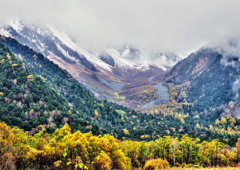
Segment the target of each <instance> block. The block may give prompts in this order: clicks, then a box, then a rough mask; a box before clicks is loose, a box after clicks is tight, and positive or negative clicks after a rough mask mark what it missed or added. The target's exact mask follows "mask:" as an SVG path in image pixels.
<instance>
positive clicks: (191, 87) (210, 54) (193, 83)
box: [165, 46, 240, 117]
mask: <svg viewBox="0 0 240 170" xmlns="http://www.w3.org/2000/svg"><path fill="white" fill-rule="evenodd" d="M231 47H232V50H233V49H235V50H234V51H238V49H237V47H234V46H231ZM239 58H240V55H239V54H238V53H236V52H234V53H233V52H231V51H229V50H228V49H224V48H217V47H214V48H213V47H212V48H210V47H204V48H202V49H200V50H198V51H197V52H195V53H192V54H191V55H190V56H189V57H187V58H185V59H184V60H182V61H180V62H179V63H177V64H176V65H175V66H174V67H173V68H172V69H171V71H170V72H168V73H167V74H166V79H165V81H167V82H168V83H173V84H174V85H175V86H176V87H177V88H178V90H179V93H178V98H177V99H178V102H182V101H183V100H186V101H188V102H189V103H194V104H195V108H196V110H197V111H204V110H205V109H210V108H211V109H213V108H216V107H218V108H220V109H222V112H223V113H224V114H227V113H226V112H225V111H226V110H227V109H229V111H228V116H234V117H239V116H240V115H239V113H238V111H236V110H238V109H239V94H240V86H239V85H240V84H239V83H240V69H239V68H240V60H239ZM183 94H184V95H183ZM229 105H232V106H231V108H230V106H229Z"/></svg>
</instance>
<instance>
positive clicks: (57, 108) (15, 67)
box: [0, 44, 87, 130]
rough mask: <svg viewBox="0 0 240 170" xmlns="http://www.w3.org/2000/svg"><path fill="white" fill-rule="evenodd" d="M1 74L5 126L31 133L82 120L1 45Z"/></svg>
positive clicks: (0, 115) (0, 111)
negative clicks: (77, 118)
mask: <svg viewBox="0 0 240 170" xmlns="http://www.w3.org/2000/svg"><path fill="white" fill-rule="evenodd" d="M0 72H1V74H0V105H1V107H0V120H1V121H4V122H6V123H7V124H8V125H15V126H19V127H21V128H23V129H25V130H31V129H32V128H36V127H37V126H38V125H45V126H46V127H48V128H53V127H54V128H55V127H56V126H57V127H59V126H60V125H61V124H63V122H64V121H66V122H70V121H73V120H74V117H73V115H78V117H79V118H80V117H82V115H81V114H79V113H77V111H76V110H75V109H74V108H73V107H70V106H69V104H68V103H67V102H66V100H65V99H64V98H63V97H62V96H61V95H60V94H58V93H56V91H54V90H53V89H52V88H51V87H50V86H49V85H48V84H47V83H45V81H44V78H43V77H41V76H36V75H35V74H33V73H32V72H31V71H28V69H27V67H26V66H25V65H24V64H22V62H20V61H18V60H17V58H16V57H15V56H13V55H12V53H11V52H10V51H9V49H8V48H7V47H6V46H4V45H2V44H0ZM61 121H62V123H61V124H60V123H59V122H61ZM81 123H82V124H84V123H85V122H81ZM85 124H87V123H85Z"/></svg>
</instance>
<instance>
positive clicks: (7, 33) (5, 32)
mask: <svg viewBox="0 0 240 170" xmlns="http://www.w3.org/2000/svg"><path fill="white" fill-rule="evenodd" d="M0 35H4V36H6V37H12V35H11V34H10V32H9V31H7V30H6V29H4V28H1V29H0Z"/></svg>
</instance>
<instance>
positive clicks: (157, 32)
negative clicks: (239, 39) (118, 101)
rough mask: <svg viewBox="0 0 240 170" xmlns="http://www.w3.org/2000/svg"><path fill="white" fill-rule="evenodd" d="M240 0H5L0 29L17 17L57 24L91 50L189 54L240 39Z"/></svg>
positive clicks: (2, 3)
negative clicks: (113, 48) (134, 49)
mask: <svg viewBox="0 0 240 170" xmlns="http://www.w3.org/2000/svg"><path fill="white" fill-rule="evenodd" d="M239 6H240V1H238V0H232V1H231V2H229V1H227V0H212V1H207V0H197V1H192V0H182V1H173V0H151V1H144V0H143V1H142V0H140V1H139V0H131V1H129V0H116V1H112V0H102V1H93V0H87V1H85V0H71V1H65V0H51V1H47V0H42V1H33V0H21V1H13V0H2V2H1V16H0V24H1V25H3V24H6V23H7V22H8V21H9V20H10V19H11V18H19V19H24V20H29V21H31V22H34V23H38V24H43V23H44V24H46V23H47V24H49V23H50V24H54V25H55V26H58V27H60V29H66V32H68V33H70V35H71V36H73V37H74V38H76V39H78V40H79V41H80V42H81V43H83V45H84V46H86V47H87V48H89V49H101V48H105V47H106V46H109V45H122V44H125V43H128V44H133V45H134V46H137V47H144V48H147V49H150V50H151V49H159V50H163V51H172V52H187V51H190V50H192V49H196V48H199V47H201V46H202V45H204V44H206V43H208V42H211V41H216V40H217V39H220V38H221V37H229V36H231V37H232V36H237V35H240V31H239V30H240V22H238V19H239V18H240V10H239V9H238V7H239Z"/></svg>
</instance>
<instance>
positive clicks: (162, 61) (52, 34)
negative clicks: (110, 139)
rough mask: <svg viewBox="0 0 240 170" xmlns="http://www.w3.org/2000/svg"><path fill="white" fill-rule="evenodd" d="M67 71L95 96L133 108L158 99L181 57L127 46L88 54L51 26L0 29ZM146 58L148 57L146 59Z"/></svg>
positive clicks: (21, 25) (22, 25)
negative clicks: (160, 80) (159, 83)
mask: <svg viewBox="0 0 240 170" xmlns="http://www.w3.org/2000/svg"><path fill="white" fill-rule="evenodd" d="M0 33H1V34H2V35H5V36H7V37H12V38H14V39H16V40H17V41H19V42H20V43H21V44H24V45H27V46H29V47H30V48H32V49H33V50H35V51H36V52H39V53H41V54H43V55H44V56H46V57H47V58H48V59H49V60H51V61H53V62H54V63H55V64H57V65H59V66H60V67H61V68H63V69H65V70H67V71H68V72H69V73H70V74H71V75H72V76H73V77H74V78H76V79H77V80H78V81H79V82H81V83H83V84H84V85H86V86H87V87H88V88H89V89H90V90H91V91H92V92H94V93H95V95H96V96H98V97H102V96H104V97H107V98H109V99H110V100H112V101H115V102H118V103H121V104H123V105H125V106H128V107H132V108H134V109H140V110H141V108H142V106H143V105H144V104H146V103H148V102H151V101H154V99H155V98H157V96H158V93H157V88H156V82H154V81H149V77H152V79H151V80H153V77H157V76H158V77H159V76H162V75H163V74H164V73H165V72H166V71H167V70H169V69H170V68H171V67H172V66H173V65H174V64H176V63H177V62H178V61H179V60H181V57H179V56H178V55H177V54H174V53H169V52H167V53H163V52H160V51H158V50H154V51H152V52H147V51H146V50H144V48H139V49H138V48H135V47H133V46H131V45H129V44H125V45H123V46H122V47H118V48H113V47H109V48H108V49H105V50H104V51H102V52H98V53H91V52H89V51H87V50H86V49H84V48H82V47H81V43H80V42H77V41H76V40H74V39H72V38H70V37H69V36H68V35H67V34H66V33H64V32H61V31H58V30H57V29H56V28H54V27H53V26H47V27H40V26H36V25H33V24H30V23H27V22H22V21H18V20H14V21H12V22H11V23H10V24H9V25H7V26H5V27H3V28H1V29H0ZM146 58H149V59H148V60H146Z"/></svg>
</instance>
